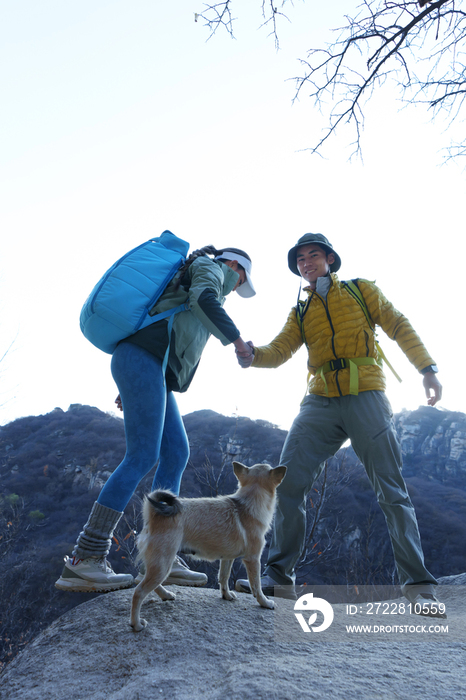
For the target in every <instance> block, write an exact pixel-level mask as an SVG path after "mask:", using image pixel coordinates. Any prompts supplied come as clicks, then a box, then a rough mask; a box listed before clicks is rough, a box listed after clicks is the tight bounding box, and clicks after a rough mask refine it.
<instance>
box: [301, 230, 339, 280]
mask: <svg viewBox="0 0 466 700" xmlns="http://www.w3.org/2000/svg"><path fill="white" fill-rule="evenodd" d="M309 243H318V244H319V245H320V246H321V247H322V248H323V249H324V250H325V251H326V252H327V253H333V254H334V256H335V260H334V262H333V263H332V264H331V265H330V272H337V270H339V269H340V267H341V259H340V256H339V255H338V253H337V252H336V251H335V250H334V249H333V246H332V244H331V243H330V242H329V240H328V239H327V238H325V236H323V235H322V234H321V233H305V234H304V236H301V238H300V239H299V241H298V242H297V243H296V245H294V246H293V247H292V248H291V250H289V251H288V267H289V268H290V270H291V272H294V274H295V275H298V277H301V274H300V272H299V270H298V266H297V264H296V256H297V252H298V248H299V247H300V246H302V245H308V244H309Z"/></svg>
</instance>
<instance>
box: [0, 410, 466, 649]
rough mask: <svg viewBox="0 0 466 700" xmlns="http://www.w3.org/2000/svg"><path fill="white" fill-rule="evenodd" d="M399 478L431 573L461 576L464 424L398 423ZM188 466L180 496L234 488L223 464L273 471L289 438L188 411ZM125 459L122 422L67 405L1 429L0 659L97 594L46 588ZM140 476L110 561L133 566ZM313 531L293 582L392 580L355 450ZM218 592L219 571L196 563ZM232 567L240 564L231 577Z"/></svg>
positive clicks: (313, 520) (431, 417)
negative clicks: (413, 512) (264, 466)
mask: <svg viewBox="0 0 466 700" xmlns="http://www.w3.org/2000/svg"><path fill="white" fill-rule="evenodd" d="M395 419H396V426H397V430H398V432H399V436H400V440H401V443H402V447H403V452H404V455H405V477H406V480H407V483H408V486H409V490H410V493H411V496H412V499H413V501H414V504H415V506H416V509H417V513H418V519H419V525H420V529H421V534H422V538H423V544H424V550H425V555H426V561H427V565H428V567H429V568H430V569H431V571H432V573H433V574H434V575H436V576H443V575H451V574H457V573H462V572H464V571H466V552H465V548H464V541H465V539H466V517H465V516H466V416H465V415H464V414H462V413H453V412H449V411H438V410H436V409H431V408H427V407H426V408H420V409H418V410H417V411H412V412H408V411H404V412H402V413H401V414H398V415H397V416H396V417H395ZM184 422H185V425H186V429H187V432H188V435H189V440H190V445H191V460H190V463H189V465H188V467H187V469H186V472H185V475H184V477H183V482H182V495H184V496H198V495H216V494H218V493H229V492H232V491H233V490H235V488H236V482H235V479H234V477H233V475H232V470H231V462H232V461H233V460H234V459H238V460H239V461H241V462H243V463H245V464H247V465H251V464H254V463H257V462H264V461H267V462H269V463H270V464H272V465H274V466H275V465H277V464H278V463H279V457H280V451H281V447H282V445H283V442H284V439H285V436H286V433H285V431H283V430H280V429H278V428H277V427H276V426H274V425H272V424H270V423H267V422H266V421H253V420H250V419H249V418H235V417H226V416H221V415H219V414H217V413H214V412H213V411H196V412H195V413H191V414H189V415H187V416H185V417H184ZM124 452H125V438H124V428H123V421H122V419H121V418H118V417H116V416H113V415H108V414H105V413H102V412H101V411H99V410H98V409H96V408H92V407H90V406H81V405H72V406H70V408H69V409H68V411H66V412H64V411H62V410H61V409H55V410H54V411H52V412H51V413H48V414H46V415H43V416H30V417H26V418H21V419H19V420H16V421H14V422H12V423H10V424H8V425H6V426H4V427H2V428H0V479H1V481H0V484H1V486H0V599H1V600H2V613H1V619H0V640H1V644H2V647H3V659H4V660H6V661H7V660H9V659H11V658H12V656H13V655H14V654H15V653H17V651H18V649H20V648H21V646H22V645H24V644H26V643H27V642H28V641H29V640H30V639H32V638H33V637H34V636H36V635H37V634H38V632H39V631H40V630H41V629H43V628H44V627H45V626H46V625H48V624H49V623H50V622H51V621H52V620H53V619H55V618H56V617H58V616H59V615H60V614H62V613H63V612H64V611H65V610H67V609H69V608H71V607H73V606H75V605H77V604H79V603H80V602H82V601H84V600H89V599H90V598H92V597H94V596H93V595H92V594H65V593H61V592H59V591H57V590H56V589H55V587H54V585H53V584H54V582H55V580H56V579H57V577H58V576H59V573H60V571H61V567H62V562H63V557H64V556H65V555H66V554H69V553H70V551H71V549H72V546H73V544H74V541H75V539H76V536H77V534H78V533H79V531H80V529H81V528H82V525H83V524H84V522H85V520H86V518H87V515H88V513H89V510H90V508H91V506H92V503H93V502H94V501H95V500H96V498H97V496H98V494H99V491H100V489H101V487H102V485H103V484H104V483H105V481H106V479H107V478H108V477H109V475H110V474H111V473H112V471H113V470H114V469H115V468H116V467H117V465H118V464H119V462H120V461H121V459H122V457H123V455H124ZM151 481H152V476H149V477H147V478H146V480H145V482H143V483H142V484H141V486H140V488H139V489H138V492H137V494H136V495H135V497H134V498H133V499H132V501H131V503H130V504H129V506H128V508H127V509H126V511H125V517H124V519H123V520H122V523H121V525H120V527H119V529H118V531H117V533H116V536H117V540H118V541H117V542H116V543H115V546H114V547H113V548H112V552H111V555H110V561H111V563H112V565H113V566H114V568H115V569H116V570H117V571H125V570H127V571H130V572H132V573H135V569H134V564H133V560H134V554H135V552H134V531H135V530H138V528H139V527H140V520H139V509H140V498H141V496H142V495H143V494H144V492H146V491H148V490H149V489H150V484H151ZM308 516H309V517H308V520H309V532H308V542H307V548H306V555H305V560H304V561H303V562H302V565H301V569H300V572H299V574H300V575H299V579H298V580H299V582H304V581H307V582H309V583H311V582H313V583H327V582H333V583H340V584H341V583H346V582H353V583H355V582H356V583H368V582H386V581H392V580H393V558H392V555H391V549H390V545H389V541H388V535H387V532H386V526H385V522H384V519H383V516H382V514H381V512H380V509H379V508H378V505H377V503H376V501H375V497H374V494H373V492H372V489H371V488H370V486H369V483H368V480H367V477H366V476H365V473H364V470H363V468H362V466H361V464H360V463H359V462H358V460H357V458H356V457H355V455H354V452H353V451H352V449H351V448H348V449H344V450H341V451H340V452H339V453H338V455H337V456H336V457H335V458H334V459H332V460H330V462H329V464H328V466H327V468H326V470H325V472H324V475H323V477H322V479H321V480H320V482H319V484H317V485H316V488H315V489H313V491H312V492H311V498H310V499H309V503H308ZM193 567H194V568H198V569H202V570H205V571H206V572H207V573H208V575H209V585H211V586H214V585H215V575H216V567H215V566H214V567H212V566H211V565H204V564H200V563H196V564H194V565H193ZM239 570H240V567H239V565H238V564H237V565H236V566H235V569H234V574H235V573H237V572H238V571H239Z"/></svg>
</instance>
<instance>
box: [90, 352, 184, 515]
mask: <svg viewBox="0 0 466 700" xmlns="http://www.w3.org/2000/svg"><path fill="white" fill-rule="evenodd" d="M111 369H112V375H113V378H114V380H115V382H116V384H117V386H118V390H119V392H120V397H121V401H122V404H123V411H124V419H125V435H126V455H125V458H124V459H123V461H122V462H121V464H120V465H119V466H118V467H117V468H116V469H115V471H114V472H113V474H112V476H111V477H110V478H109V479H108V481H107V483H106V484H105V486H104V487H103V489H102V491H101V492H100V495H99V498H98V499H97V501H98V503H100V504H101V505H103V506H106V507H107V508H113V510H117V511H120V512H121V511H123V510H124V509H125V507H126V505H127V504H128V502H129V500H130V499H131V496H132V495H133V493H134V491H135V489H136V487H137V485H138V484H139V482H140V481H141V479H143V478H144V477H145V476H146V474H148V472H150V470H151V469H152V468H153V467H154V465H155V464H156V463H157V462H159V463H158V466H157V469H156V472H155V475H154V481H153V483H152V489H156V488H157V489H158V488H161V489H167V490H170V491H172V492H173V493H175V494H178V493H179V491H180V482H181V476H182V474H183V472H184V470H185V467H186V464H187V463H188V458H189V442H188V437H187V435H186V431H185V428H184V425H183V421H182V419H181V415H180V413H179V410H178V406H177V404H176V401H175V397H174V396H173V392H171V391H168V390H167V388H166V386H165V385H164V378H163V374H162V362H161V361H160V360H159V359H157V358H156V357H155V356H154V355H152V354H151V353H150V352H148V351H147V350H144V349H143V348H141V347H139V346H138V345H134V344H132V343H121V344H120V345H118V347H117V348H116V350H115V352H114V353H113V356H112V364H111Z"/></svg>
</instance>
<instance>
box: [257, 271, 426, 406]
mask: <svg viewBox="0 0 466 700" xmlns="http://www.w3.org/2000/svg"><path fill="white" fill-rule="evenodd" d="M331 276H332V283H331V285H330V289H329V291H328V294H327V298H326V299H324V298H323V297H321V296H319V294H317V292H315V291H314V290H312V289H311V288H310V287H306V288H305V291H306V292H307V294H308V299H309V303H308V308H307V311H306V314H305V316H304V323H303V332H304V337H305V341H306V345H307V348H308V352H309V358H308V368H309V371H310V373H311V375H314V376H313V377H312V379H311V380H310V382H309V386H308V390H309V393H311V394H319V395H321V396H326V395H327V396H346V395H347V394H349V393H350V387H349V382H350V370H349V368H345V369H338V370H335V371H329V372H326V374H325V379H326V382H327V388H328V393H327V392H326V389H325V384H324V381H323V379H322V377H321V376H320V375H317V376H316V372H317V371H318V369H319V368H320V367H321V366H322V365H324V364H325V363H326V362H328V361H329V360H335V359H341V358H345V359H346V358H348V359H349V358H361V357H373V358H374V359H376V360H377V359H378V352H377V346H376V343H375V334H374V332H373V330H372V328H371V327H370V325H369V323H368V321H367V318H366V316H365V314H364V311H363V310H362V308H361V306H360V305H359V304H358V302H357V301H356V300H355V299H354V298H353V297H352V296H351V295H350V294H349V292H348V291H347V290H346V289H345V288H344V286H343V284H342V283H341V282H340V281H339V280H338V277H337V275H336V274H335V273H332V275H331ZM358 286H359V289H360V291H361V293H362V295H363V297H364V300H365V302H366V306H367V308H368V311H369V314H370V317H371V319H372V321H373V323H375V324H377V325H378V326H380V327H381V328H382V329H383V330H384V331H385V333H386V334H387V335H388V336H389V337H390V338H391V339H392V340H396V342H397V343H398V345H399V346H400V348H401V349H402V350H403V352H404V353H405V355H406V356H407V358H408V359H409V361H410V362H411V363H412V364H413V365H414V366H415V367H416V369H417V370H419V371H420V370H422V369H424V367H428V366H429V365H434V364H435V362H434V360H433V359H432V358H431V357H430V355H429V353H428V352H427V350H426V348H425V347H424V345H423V344H422V341H421V339H420V338H419V336H418V335H417V333H416V332H415V331H414V329H413V327H412V326H411V324H410V322H409V321H408V319H407V318H406V317H405V316H403V314H401V313H400V312H399V311H397V310H396V309H395V307H394V306H393V304H391V303H390V302H389V301H388V299H386V298H385V297H384V295H383V294H382V292H381V291H380V289H379V288H378V287H377V286H376V285H375V284H373V283H372V282H368V281H367V280H362V279H361V280H358ZM303 342H304V341H303V337H302V334H301V329H300V326H299V324H298V321H297V317H296V307H293V309H292V310H291V312H290V314H289V316H288V319H287V321H286V323H285V325H284V327H283V329H282V330H281V332H280V333H279V334H278V335H277V337H276V338H274V340H273V341H272V342H271V343H270V344H269V345H265V346H263V347H257V348H255V351H254V361H253V367H279V365H281V364H283V363H284V362H286V361H287V360H289V359H290V357H291V356H292V355H293V354H294V353H295V352H296V351H297V350H298V349H299V348H300V347H301V345H303ZM358 375H359V391H369V390H374V389H375V390H380V391H385V387H386V383H385V375H384V373H383V371H382V369H381V367H380V366H379V365H378V364H375V365H364V366H359V367H358Z"/></svg>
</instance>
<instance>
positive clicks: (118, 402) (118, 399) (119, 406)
mask: <svg viewBox="0 0 466 700" xmlns="http://www.w3.org/2000/svg"><path fill="white" fill-rule="evenodd" d="M115 403H116V405H117V406H118V408H119V409H120V411H122V410H123V404H122V403H121V396H120V394H118V396H117V397H116V399H115Z"/></svg>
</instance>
